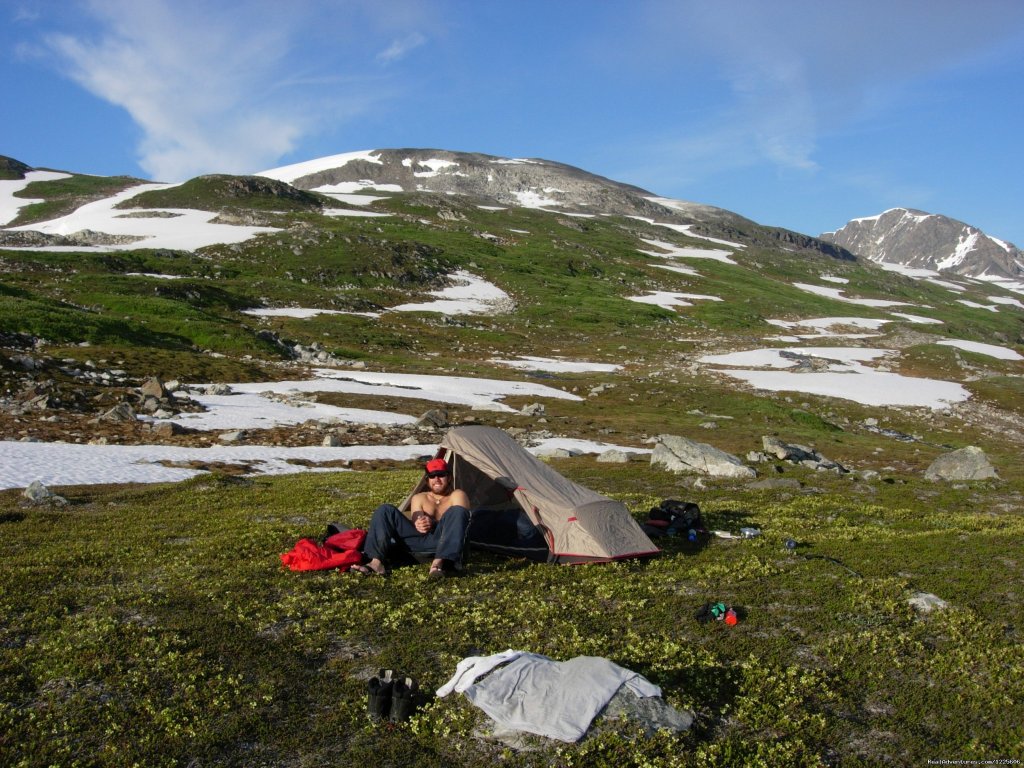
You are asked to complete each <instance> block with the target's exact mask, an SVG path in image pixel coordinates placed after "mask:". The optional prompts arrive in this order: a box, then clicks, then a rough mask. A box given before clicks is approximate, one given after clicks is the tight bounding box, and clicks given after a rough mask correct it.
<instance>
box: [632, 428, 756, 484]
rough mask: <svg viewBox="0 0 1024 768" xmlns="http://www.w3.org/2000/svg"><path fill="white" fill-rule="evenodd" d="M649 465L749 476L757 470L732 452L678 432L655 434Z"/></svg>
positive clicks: (687, 470)
mask: <svg viewBox="0 0 1024 768" xmlns="http://www.w3.org/2000/svg"><path fill="white" fill-rule="evenodd" d="M651 465H652V466H657V467H664V468H665V469H666V470H668V471H669V472H681V473H690V474H699V475H707V476H709V477H738V478H743V479H749V478H752V477H756V476H757V473H756V472H755V471H754V470H753V469H751V468H750V467H748V466H746V465H745V464H744V463H743V462H742V461H740V460H739V459H737V458H736V457H735V456H733V455H732V454H729V453H726V452H725V451H722V450H719V449H718V448H715V447H714V446H712V445H708V444H707V443H698V442H696V441H695V440H689V439H687V438H685V437H679V436H678V435H658V438H657V445H656V446H655V448H654V452H653V453H652V454H651Z"/></svg>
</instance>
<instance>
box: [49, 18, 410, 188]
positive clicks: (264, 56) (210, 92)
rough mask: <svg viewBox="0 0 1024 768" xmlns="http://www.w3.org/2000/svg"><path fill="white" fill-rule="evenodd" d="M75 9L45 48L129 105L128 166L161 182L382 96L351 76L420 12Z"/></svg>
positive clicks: (372, 83) (263, 159)
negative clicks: (80, 18) (134, 160)
mask: <svg viewBox="0 0 1024 768" xmlns="http://www.w3.org/2000/svg"><path fill="white" fill-rule="evenodd" d="M398 5H401V4H400V3H396V6H398ZM84 8H85V10H86V14H87V18H86V23H79V24H78V25H76V26H75V27H74V30H75V31H74V33H73V34H53V35H50V36H49V37H48V38H46V45H47V48H48V49H49V51H50V52H51V55H52V54H56V57H55V58H56V61H57V62H58V66H59V67H60V68H61V69H62V71H63V72H64V73H65V74H66V75H67V76H68V77H70V78H71V79H72V80H74V81H75V82H76V83H78V84H79V85H81V86H82V87H83V88H85V89H86V90H88V91H89V92H90V93H92V94H94V95H96V96H98V97H99V98H101V99H104V100H106V101H108V102H110V103H111V104H115V105H117V106H119V107H121V108H123V109H124V110H126V111H127V112H128V114H129V115H130V116H131V118H132V120H133V121H134V122H135V123H136V124H137V125H138V127H139V128H140V129H141V132H142V136H141V138H140V140H139V143H138V147H137V150H138V153H139V165H140V166H141V167H142V168H143V170H144V171H145V172H146V173H147V174H149V175H150V176H151V177H152V178H154V179H157V180H160V181H180V180H183V179H186V178H190V177H192V176H196V175H198V174H202V173H211V172H221V173H251V172H253V171H254V170H255V169H258V168H267V167H270V166H273V165H275V164H277V162H278V161H279V160H280V159H281V158H282V157H283V156H285V155H287V154H288V153H289V152H290V151H292V150H294V149H295V148H296V147H297V146H298V145H299V143H300V141H302V140H303V139H305V138H307V137H309V136H310V135H312V134H314V133H316V132H317V131H319V130H324V129H331V130H336V129H337V128H338V127H339V125H342V124H344V123H345V122H347V121H349V120H351V119H352V118H353V117H355V116H356V115H358V114H360V113H362V112H363V111H364V110H365V109H366V108H367V106H368V105H369V104H371V103H373V102H374V101H376V100H378V99H380V98H385V97H386V95H387V92H388V88H387V86H386V84H382V83H380V82H379V80H377V79H376V77H377V76H370V75H364V74H361V73H363V72H369V71H370V68H369V67H368V66H367V65H366V63H367V62H368V61H369V62H371V63H372V51H373V50H377V49H379V48H380V47H381V41H382V40H386V39H396V40H398V41H400V42H399V43H396V44H395V45H394V46H393V48H392V49H389V50H391V51H392V54H391V55H392V57H397V56H400V55H402V54H403V53H405V52H407V51H408V50H411V49H412V48H413V47H415V46H416V45H420V44H422V42H424V41H425V39H426V38H423V37H422V36H421V37H417V35H404V36H403V32H404V28H406V27H408V25H413V24H421V25H422V23H423V19H422V14H421V15H417V14H416V13H414V12H412V11H407V12H403V13H399V14H397V16H396V17H388V16H387V14H386V12H385V10H382V9H380V8H378V7H377V6H376V5H375V4H373V3H370V2H366V1H365V0H342V1H340V2H320V1H319V0H308V2H304V3H300V4H292V3H288V4H284V3H275V2H269V1H264V0H248V1H247V2H242V3H240V2H237V1H230V2H229V1H225V2H218V3H208V2H202V0H147V1H146V2H137V1H136V0H92V2H89V3H88V4H86V5H85V6H84ZM413 10H415V9H413ZM85 29H92V30H93V32H92V33H91V34H90V33H88V32H85V31H83V30H85ZM328 30H329V31H330V37H331V40H330V41H328V42H330V44H329V45H327V46H326V47H325V46H324V43H325V38H327V37H328Z"/></svg>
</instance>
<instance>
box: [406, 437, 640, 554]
mask: <svg viewBox="0 0 1024 768" xmlns="http://www.w3.org/2000/svg"><path fill="white" fill-rule="evenodd" d="M436 457H437V458H443V459H445V460H446V461H447V462H448V464H449V466H450V467H451V468H452V480H453V482H454V484H455V487H457V488H461V489H462V490H464V491H465V492H466V493H467V494H468V495H469V500H470V508H471V511H472V512H473V523H471V525H470V533H469V544H470V546H477V547H480V548H483V549H489V550H492V551H498V552H505V553H509V554H513V553H515V554H520V555H524V556H526V557H532V558H533V559H537V560H546V561H548V562H553V563H579V562H602V561H609V560H617V559H621V558H629V557H645V556H649V555H655V554H657V553H658V552H659V550H658V548H657V547H656V546H654V544H653V543H652V542H651V540H650V539H649V538H648V537H647V534H646V533H644V532H643V530H641V528H640V526H639V524H638V523H637V522H636V520H634V519H633V517H632V516H631V515H630V513H629V510H628V509H627V508H626V505H625V504H623V503H622V502H619V501H615V500H614V499H609V498H608V497H607V496H602V495H601V494H599V493H597V492H595V491H592V490H590V489H589V488H585V487H583V486H582V485H579V484H577V483H574V482H572V481H571V480H569V479H567V478H565V477H563V476H562V475H560V474H559V473H558V472H556V471H555V470H554V469H552V468H551V467H550V466H548V465H547V464H545V463H544V462H543V461H541V460H539V459H538V458H536V457H535V456H534V455H533V454H531V453H530V452H529V451H527V450H526V449H525V448H523V447H522V446H521V445H520V444H519V443H517V442H516V441H515V440H514V439H513V438H512V437H510V436H509V435H508V434H507V433H505V432H504V431H502V430H500V429H496V428H494V427H483V426H468V427H456V428H454V429H451V430H449V431H448V433H447V434H446V435H445V437H444V439H443V440H442V441H441V445H440V447H439V448H438V450H437V454H436ZM426 482H427V481H426V477H425V476H424V477H423V478H422V479H421V480H420V482H419V483H418V484H417V485H416V487H415V488H414V489H413V490H412V492H411V493H410V494H409V496H408V497H406V499H405V501H403V502H402V504H401V505H400V509H401V510H402V511H403V512H407V511H408V508H409V503H410V500H411V498H412V496H413V494H416V493H419V492H420V491H423V490H426V487H427V484H426ZM510 512H511V513H512V518H511V519H512V523H511V524H508V521H509V516H508V515H509V513H510ZM516 518H518V524H517V521H516ZM524 527H525V528H526V529H528V530H525V531H524Z"/></svg>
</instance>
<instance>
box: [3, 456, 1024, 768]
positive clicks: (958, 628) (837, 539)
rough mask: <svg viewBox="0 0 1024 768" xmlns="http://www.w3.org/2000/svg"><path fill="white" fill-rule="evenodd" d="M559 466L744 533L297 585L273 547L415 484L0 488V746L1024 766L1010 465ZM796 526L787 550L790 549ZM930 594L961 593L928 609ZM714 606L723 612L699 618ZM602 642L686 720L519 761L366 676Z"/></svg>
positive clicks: (359, 522)
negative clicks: (55, 497) (920, 473)
mask: <svg viewBox="0 0 1024 768" xmlns="http://www.w3.org/2000/svg"><path fill="white" fill-rule="evenodd" d="M556 466H557V468H558V469H559V470H561V471H562V472H563V473H565V474H566V475H568V476H571V477H574V478H575V479H578V480H580V481H582V482H585V483H588V484H589V485H591V486H592V487H595V488H597V489H599V490H601V491H603V492H606V493H609V494H610V495H613V496H616V497H617V498H620V499H622V500H623V501H625V502H626V503H627V505H628V506H629V507H630V509H631V510H632V511H633V512H634V514H635V515H636V516H637V518H638V519H642V518H643V517H644V516H645V515H644V513H645V512H646V510H647V509H648V508H649V507H650V506H652V505H654V504H656V503H657V502H658V501H660V500H661V499H663V498H687V499H691V500H696V501H698V502H699V503H700V504H701V506H702V509H703V511H704V513H705V516H706V518H707V523H708V526H709V528H712V529H726V530H732V531H736V530H738V529H739V527H740V526H756V527H758V528H760V529H761V530H762V531H763V534H762V536H760V537H759V538H755V539H749V540H725V539H717V538H710V539H706V540H702V541H699V542H698V543H696V544H691V543H689V542H686V541H682V540H679V539H674V538H673V539H659V543H660V544H661V545H662V547H663V551H662V554H661V555H660V556H658V557H656V558H653V559H650V560H646V561H635V562H620V563H616V564H611V565H589V566H575V567H569V566H549V565H543V564H530V563H526V562H525V561H518V560H505V559H499V558H494V557H491V556H486V555H482V554H476V555H474V556H472V558H471V560H470V566H469V568H468V572H467V575H464V576H462V577H460V578H456V579H449V580H447V581H444V582H441V583H440V584H438V583H435V582H432V581H429V580H427V579H426V578H425V572H424V571H423V569H420V568H409V569H400V570H397V571H395V572H394V573H393V575H392V577H391V578H390V579H387V580H382V579H376V578H363V577H358V576H355V575H352V574H340V573H337V572H313V573H292V572H289V571H286V570H284V569H283V567H282V566H281V564H280V561H279V559H278V554H279V553H281V552H284V551H286V550H288V549H290V548H291V546H292V545H293V544H294V543H295V541H297V540H298V539H299V538H301V537H306V536H310V537H317V536H321V535H322V534H323V530H324V529H325V526H326V523H328V522H330V521H336V520H341V521H344V522H347V523H348V524H350V525H355V526H364V525H365V524H366V523H367V522H368V519H369V514H370V510H372V508H373V507H375V506H376V505H377V504H378V503H380V502H382V501H387V500H397V499H398V498H400V497H401V496H402V495H404V493H405V492H406V491H407V490H408V489H409V487H411V485H412V483H413V482H414V481H415V479H416V477H417V472H416V470H414V469H412V470H394V471H378V472H345V473H337V474H307V475H296V476H286V477H277V478H260V479H254V480H237V479H230V478H223V477H218V476H206V477H202V478H199V479H196V480H193V481H189V482H185V483H181V484H178V485H165V486H152V487H99V486H96V487H89V488H66V489H59V490H63V492H64V493H65V495H66V496H67V498H68V499H69V501H70V504H69V505H68V506H67V507H63V508H49V507H43V508H39V507H27V506H24V505H23V503H22V501H21V500H20V498H19V495H18V494H17V493H16V492H14V491H8V492H4V493H3V494H0V521H2V522H0V530H2V532H3V539H2V540H3V563H2V565H0V616H2V617H3V619H2V622H0V644H2V647H3V649H4V651H3V654H2V655H0V665H2V666H0V677H2V679H3V687H2V694H0V734H2V735H0V761H2V763H3V764H4V765H10V766H43V765H61V766H73V765H83V766H84V765H110V766H114V765H119V766H120V765H123V766H128V765H146V766H175V765H178V766H186V765H237V766H258V765H267V766H270V765H273V766H279V765H314V764H317V765H324V764H327V765H333V764H336V763H345V764H349V763H352V762H353V761H355V762H357V763H359V764H367V765H380V766H404V765H408V764H410V763H416V764H426V765H439V766H440V765H450V766H484V765H491V764H493V763H494V762H495V761H499V762H500V763H501V764H504V765H512V766H516V765H521V766H526V765H580V766H628V765H637V766H640V765H643V766H648V765H656V766H673V765H679V766H689V765H693V766H701V765H768V766H791V765H844V766H846V765H883V764H899V765H924V764H927V761H928V760H941V759H971V760H987V759H1001V758H1011V757H1013V756H1015V755H1016V756H1019V755H1020V746H1021V743H1022V739H1024V726H1022V723H1024V708H1022V707H1024V705H1022V703H1021V702H1022V701H1024V645H1022V643H1021V637H1020V627H1021V626H1022V622H1024V614H1022V609H1021V601H1020V599H1019V593H1020V589H1021V583H1022V577H1024V574H1022V570H1021V568H1022V565H1024V563H1022V561H1021V554H1020V542H1021V540H1022V537H1024V519H1022V517H1021V514H1020V510H1021V505H1020V501H1021V498H1022V491H1024V487H1022V486H1021V484H1020V482H1019V481H1016V482H1009V483H1006V482H1004V483H1001V484H985V483H980V484H973V485H970V486H965V487H960V488H948V487H946V486H936V485H933V484H930V483H925V482H924V481H913V480H912V481H907V480H894V479H892V478H889V479H888V480H889V482H885V481H880V482H878V483H865V482H864V481H858V480H852V479H850V478H848V477H836V476H831V475H828V476H826V475H822V474H801V472H800V471H796V472H795V473H794V472H792V471H791V472H790V474H791V475H793V476H795V477H797V478H798V479H800V480H801V481H802V482H803V488H802V489H801V490H799V491H796V490H794V491H792V492H791V493H784V494H780V493H779V492H778V491H775V492H765V491H753V490H750V489H746V488H744V487H739V486H729V485H713V486H712V487H711V488H708V489H706V490H704V491H701V492H699V493H697V492H694V491H692V490H691V491H686V490H685V489H683V488H681V486H680V483H679V479H678V478H675V477H674V476H672V475H666V474H665V473H663V472H660V471H657V470H654V469H651V468H650V467H649V466H648V465H647V464H646V462H645V463H637V462H634V463H633V464H631V465H629V466H628V467H623V468H617V469H614V470H610V469H609V468H608V466H607V465H600V464H596V463H594V462H593V461H589V460H585V459H576V460H563V461H560V462H559V463H558V464H557V465H556ZM787 538H793V539H795V540H796V541H797V542H798V547H797V549H796V550H794V551H790V550H788V549H786V548H785V546H784V545H783V542H784V540H785V539H787ZM919 591H920V592H929V593H933V594H935V595H938V596H939V597H941V598H942V599H944V600H946V601H947V602H948V604H949V607H948V608H946V609H944V610H936V611H933V612H932V613H929V614H921V613H918V612H917V611H916V610H915V609H914V608H912V607H911V606H910V605H909V604H908V602H907V599H908V598H909V597H910V595H912V594H913V593H915V592H919ZM709 600H722V601H725V602H727V603H729V604H731V605H734V606H737V607H739V608H740V609H741V616H742V620H741V621H740V623H739V624H738V625H737V626H735V627H732V628H729V627H726V626H725V625H724V624H720V623H713V624H710V625H705V624H701V623H698V622H697V621H695V620H694V618H693V614H694V612H695V611H696V609H697V608H699V607H700V606H701V605H702V604H703V603H704V602H706V601H709ZM509 647H511V648H520V649H525V650H530V651H533V652H537V653H542V654H546V655H549V656H551V657H553V658H556V659H567V658H571V657H573V656H577V655H598V656H604V657H607V658H610V659H612V660H613V661H615V662H617V663H619V664H621V665H623V666H626V667H628V668H630V669H633V670H636V671H638V672H640V673H642V674H644V675H645V676H647V677H648V678H649V679H650V680H652V681H653V682H655V683H656V684H658V685H660V686H661V687H662V689H663V691H664V695H665V698H666V699H667V701H668V702H670V703H671V704H673V705H674V706H676V707H679V708H685V709H689V710H691V711H693V712H694V713H695V714H696V716H697V720H696V724H695V727H694V728H693V729H692V730H691V731H690V732H689V733H686V734H683V735H678V734H677V735H670V734H668V733H664V732H663V733H657V734H643V733H642V732H640V731H638V729H637V727H636V726H635V725H632V724H630V723H629V722H627V721H623V722H621V723H617V724H612V725H611V726H610V727H606V728H603V729H602V731H601V734H600V735H599V736H597V737H593V738H590V739H587V740H584V741H583V742H581V743H579V744H576V745H567V744H558V743H555V742H548V743H544V742H542V741H539V740H538V742H537V744H536V745H535V749H533V750H530V751H524V752H517V751H513V750H510V749H509V748H507V747H504V746H503V745H501V744H500V743H496V742H491V741H486V740H482V739H480V738H478V737H477V736H475V735H474V732H475V729H476V727H477V726H478V725H479V724H480V722H481V721H482V715H481V714H480V713H479V712H478V711H477V710H475V709H474V708H473V707H472V706H471V705H469V704H468V702H467V701H466V700H464V699H462V698H461V697H459V696H457V695H456V696H451V697H447V698H445V699H435V700H433V701H431V702H430V703H429V704H427V705H426V706H425V707H424V708H423V709H422V710H421V711H420V712H419V713H418V714H417V715H416V716H415V717H414V719H413V720H412V721H411V722H410V723H408V724H404V725H391V724H386V725H379V724H374V723H372V722H371V721H370V720H369V718H368V716H367V715H366V708H365V685H366V680H367V679H368V677H370V676H371V675H372V674H373V673H374V672H375V671H376V670H377V669H378V668H381V667H392V668H400V669H403V670H405V671H407V672H408V673H410V674H412V675H413V676H415V677H416V678H417V679H418V680H420V681H421V683H422V685H423V686H424V687H425V688H427V689H428V690H429V689H434V688H436V687H438V686H439V685H440V684H441V683H443V682H444V681H445V680H446V679H447V678H448V676H450V675H451V674H452V673H453V672H454V669H455V665H456V663H457V662H458V661H459V660H460V659H461V658H463V657H464V656H468V655H475V654H480V653H493V652H497V651H500V650H503V649H505V648H509Z"/></svg>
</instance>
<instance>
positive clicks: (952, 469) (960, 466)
mask: <svg viewBox="0 0 1024 768" xmlns="http://www.w3.org/2000/svg"><path fill="white" fill-rule="evenodd" d="M924 476H925V478H926V479H927V480H953V481H959V480H991V479H998V478H999V475H997V474H996V470H995V468H994V467H993V466H992V465H991V464H990V463H989V460H988V457H987V456H986V455H985V452H984V451H983V450H981V448H978V447H977V446H974V445H969V446H967V447H966V448H961V449H960V450H958V451H952V452H951V453H944V454H942V455H941V456H939V457H938V458H937V459H935V461H933V462H932V463H931V466H929V467H928V469H926V470H925V473H924Z"/></svg>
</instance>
